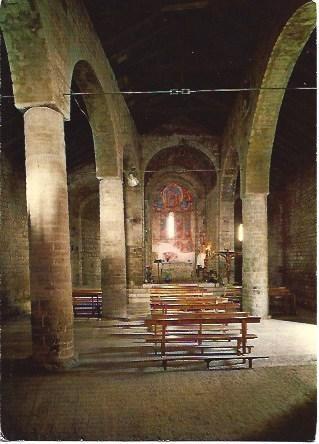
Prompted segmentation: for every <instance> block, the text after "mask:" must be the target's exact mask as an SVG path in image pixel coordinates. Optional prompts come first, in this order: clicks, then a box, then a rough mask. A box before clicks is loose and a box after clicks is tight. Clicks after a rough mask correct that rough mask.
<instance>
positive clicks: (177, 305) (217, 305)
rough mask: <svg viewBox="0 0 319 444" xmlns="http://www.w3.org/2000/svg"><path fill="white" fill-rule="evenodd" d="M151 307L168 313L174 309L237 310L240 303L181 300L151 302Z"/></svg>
mask: <svg viewBox="0 0 319 444" xmlns="http://www.w3.org/2000/svg"><path fill="white" fill-rule="evenodd" d="M151 309H152V310H153V311H154V310H155V311H161V312H162V313H163V314H167V313H168V312H172V311H186V312H187V311H196V312H198V311H208V310H209V311H213V310H214V311H236V310H238V309H239V304H235V303H234V302H215V301H194V302H193V301H187V300H184V301H181V302H167V301H165V302H164V301H160V302H151Z"/></svg>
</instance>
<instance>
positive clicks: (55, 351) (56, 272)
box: [24, 107, 75, 369]
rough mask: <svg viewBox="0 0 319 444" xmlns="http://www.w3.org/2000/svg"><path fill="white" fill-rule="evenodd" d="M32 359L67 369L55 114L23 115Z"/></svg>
mask: <svg viewBox="0 0 319 444" xmlns="http://www.w3.org/2000/svg"><path fill="white" fill-rule="evenodd" d="M24 122H25V127H24V131H25V153H26V194H27V206H28V217H29V242H30V290H31V323H32V355H33V360H34V361H35V362H36V363H37V364H38V365H39V366H41V367H46V368H50V369H54V368H59V367H62V368H63V367H68V366H72V365H74V363H75V359H74V348H73V311H72V283H71V282H72V281H71V262H70V234H69V214H68V190H67V176H66V162H65V144H64V122H63V116H62V114H60V113H59V112H57V111H54V110H53V109H50V108H45V107H34V108H31V109H29V110H28V111H27V112H26V113H25V114H24Z"/></svg>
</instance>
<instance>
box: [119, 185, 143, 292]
mask: <svg viewBox="0 0 319 444" xmlns="http://www.w3.org/2000/svg"><path fill="white" fill-rule="evenodd" d="M143 198H144V196H143V188H142V186H141V185H138V186H136V187H129V186H127V185H126V186H125V187H124V203H125V205H124V206H125V222H126V223H125V235H126V256H127V261H126V266H127V282H128V286H129V287H130V288H131V287H134V286H139V285H142V284H143V282H144V270H143V260H144V257H143Z"/></svg>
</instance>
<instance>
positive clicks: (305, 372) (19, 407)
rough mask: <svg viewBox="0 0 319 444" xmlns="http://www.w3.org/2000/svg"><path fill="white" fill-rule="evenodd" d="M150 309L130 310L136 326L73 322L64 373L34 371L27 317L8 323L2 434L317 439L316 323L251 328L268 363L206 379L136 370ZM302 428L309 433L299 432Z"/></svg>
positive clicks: (178, 371)
mask: <svg viewBox="0 0 319 444" xmlns="http://www.w3.org/2000/svg"><path fill="white" fill-rule="evenodd" d="M145 310H147V306H145V304H142V303H136V304H134V306H131V307H130V323H131V327H130V328H123V327H119V326H118V325H119V323H118V321H110V320H108V321H106V320H96V319H79V320H76V321H75V345H76V350H77V352H78V354H79V364H80V365H79V366H78V367H77V368H74V369H72V370H71V371H68V372H64V373H61V374H47V373H41V372H36V371H34V370H32V368H31V367H29V366H28V364H27V363H28V362H29V361H28V360H26V358H28V356H30V354H31V331H30V323H29V320H28V319H24V320H16V321H12V322H7V323H5V324H4V325H3V332H2V356H3V364H2V373H3V382H2V389H3V397H2V429H3V431H4V434H5V436H6V437H7V438H9V439H11V440H16V439H25V440H54V439H57V440H80V439H81V438H82V439H84V440H158V439H161V440H163V439H164V440H166V439H170V440H251V439H254V440H267V439H270V440H273V439H274V440H281V438H280V437H281V436H283V438H285V437H288V439H287V440H291V439H290V438H292V440H301V441H303V440H308V439H311V437H312V434H313V433H314V432H313V430H314V424H315V405H316V397H315V391H316V377H315V374H316V373H315V362H316V334H317V329H316V325H314V324H311V323H304V322H303V323H300V322H292V321H284V320H279V319H268V320H264V321H262V322H261V323H260V324H255V325H252V326H251V327H250V331H251V332H255V333H256V334H257V335H258V339H257V340H255V341H254V345H255V349H254V353H255V354H263V355H267V356H269V359H268V360H260V361H257V362H256V363H255V364H254V369H253V370H249V371H244V370H243V371H235V370H234V371H224V370H223V371H207V370H206V368H205V364H204V363H202V362H199V363H192V364H187V365H186V364H183V365H180V364H176V365H171V366H170V367H169V369H168V371H167V372H164V370H163V369H162V367H161V366H160V364H158V365H155V364H152V365H148V364H147V363H146V364H145V363H144V364H142V363H138V364H137V363H133V364H132V363H131V362H130V361H131V360H132V358H134V357H135V358H136V357H141V356H145V355H147V354H149V353H150V350H149V348H147V347H146V348H145V333H147V332H146V331H145V329H144V327H142V326H136V327H134V326H133V324H134V323H135V324H138V323H139V322H140V319H141V317H143V316H144V315H145ZM306 315H307V314H303V317H302V319H303V320H307V316H306ZM296 320H297V318H295V319H293V321H296ZM130 333H134V334H133V335H131V334H130ZM275 418H276V419H275ZM278 418H279V419H278ZM299 420H300V421H301V420H302V421H303V425H302V426H301V425H299V426H298V427H296V424H297V422H298V421H299ZM307 421H308V422H309V421H310V422H309V423H308V422H307ZM294 424H295V425H294ZM283 440H285V439H283Z"/></svg>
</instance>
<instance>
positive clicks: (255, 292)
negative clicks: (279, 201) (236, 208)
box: [242, 193, 268, 318]
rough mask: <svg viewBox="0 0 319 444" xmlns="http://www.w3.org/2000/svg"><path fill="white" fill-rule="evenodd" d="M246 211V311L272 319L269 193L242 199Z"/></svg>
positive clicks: (244, 241) (244, 222) (244, 260)
mask: <svg viewBox="0 0 319 444" xmlns="http://www.w3.org/2000/svg"><path fill="white" fill-rule="evenodd" d="M242 203H243V207H242V211H243V227H244V240H243V310H245V311H246V310H247V311H249V312H250V313H251V314H253V315H256V316H261V317H263V318H265V317H267V316H268V231H267V194H264V193H259V194H247V195H246V196H244V197H242Z"/></svg>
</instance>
